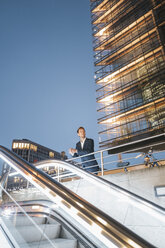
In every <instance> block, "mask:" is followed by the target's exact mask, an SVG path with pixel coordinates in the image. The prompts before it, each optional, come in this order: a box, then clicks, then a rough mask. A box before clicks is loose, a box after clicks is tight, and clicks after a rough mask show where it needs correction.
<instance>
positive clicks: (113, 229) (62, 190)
mask: <svg viewBox="0 0 165 248" xmlns="http://www.w3.org/2000/svg"><path fill="white" fill-rule="evenodd" d="M0 154H1V157H2V158H4V157H5V158H6V159H7V160H8V163H9V164H11V163H13V162H14V165H13V167H14V166H16V167H17V170H19V171H20V172H22V173H23V174H25V175H26V177H27V176H28V177H29V176H31V178H33V179H34V180H35V182H36V181H37V182H38V183H40V185H41V184H42V185H43V186H44V187H45V188H47V189H49V190H50V191H52V192H53V193H55V194H57V195H58V196H60V197H61V198H62V199H63V200H64V201H65V202H67V203H68V204H69V205H71V206H74V207H76V209H77V210H78V211H80V212H81V214H83V215H84V216H86V217H87V218H89V219H90V220H91V222H94V223H97V225H99V226H100V227H101V228H102V230H103V231H104V232H107V233H109V234H110V235H111V236H113V239H114V240H118V241H119V242H120V243H122V244H124V245H126V247H134V245H131V244H130V241H131V243H133V244H136V245H137V246H138V245H139V246H142V247H144V248H150V247H151V248H153V247H154V246H153V245H151V244H150V243H149V242H148V241H146V240H144V239H143V238H141V237H140V236H138V235H137V234H135V233H134V232H132V231H131V230H129V229H128V228H126V227H125V226H124V225H122V224H120V223H119V222H117V221H116V220H115V219H113V218H112V217H110V216H109V215H107V214H106V213H104V212H103V211H101V210H100V209H98V208H96V207H95V206H93V205H92V204H90V203H89V202H87V201H85V200H84V199H83V198H81V197H79V196H78V195H76V194H75V193H73V192H72V191H71V190H69V189H67V188H66V187H65V186H63V185H62V184H60V183H59V182H57V181H55V180H54V179H52V178H51V177H50V176H49V175H47V174H46V173H44V172H43V171H41V170H39V169H37V168H36V167H35V166H34V165H32V164H30V163H29V162H27V161H25V160H24V159H22V158H21V157H19V156H18V155H17V154H15V153H14V152H12V151H10V150H9V149H7V148H5V147H3V146H0ZM11 166H12V165H11ZM75 205H76V206H75ZM98 218H99V219H98ZM100 219H101V220H103V221H104V222H106V223H104V222H102V221H100Z"/></svg>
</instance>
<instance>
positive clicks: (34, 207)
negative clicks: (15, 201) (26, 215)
mask: <svg viewBox="0 0 165 248" xmlns="http://www.w3.org/2000/svg"><path fill="white" fill-rule="evenodd" d="M39 208H40V206H35V205H34V206H32V209H39Z"/></svg>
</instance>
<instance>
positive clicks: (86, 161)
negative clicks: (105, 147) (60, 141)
mask: <svg viewBox="0 0 165 248" xmlns="http://www.w3.org/2000/svg"><path fill="white" fill-rule="evenodd" d="M77 134H78V136H79V137H80V141H79V142H78V143H77V144H76V149H74V148H70V149H69V153H70V154H71V155H72V156H73V157H78V156H82V155H86V156H84V157H82V158H81V162H82V168H84V169H85V170H87V171H90V172H97V171H98V170H99V166H98V163H97V161H96V159H95V156H94V154H89V153H92V152H94V141H93V139H88V138H86V133H85V129H84V128H83V127H79V128H78V130H77ZM88 154H89V155H88Z"/></svg>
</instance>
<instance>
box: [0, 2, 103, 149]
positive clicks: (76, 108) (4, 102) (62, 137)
mask: <svg viewBox="0 0 165 248" xmlns="http://www.w3.org/2000/svg"><path fill="white" fill-rule="evenodd" d="M89 5H90V1H89V0H70V1H68V0H65V1H58V0H14V1H13V0H1V1H0V34H1V38H0V144H1V145H3V146H6V147H8V148H11V143H12V140H13V139H14V138H18V139H21V138H27V139H31V140H32V141H35V142H37V143H40V144H42V145H44V146H47V147H49V148H52V149H54V150H57V151H59V152H61V151H62V150H65V151H66V152H67V154H68V149H69V148H70V147H74V146H75V143H76V142H77V141H78V137H77V134H76V130H77V128H78V127H79V126H84V127H86V131H87V136H88V137H91V138H93V139H94V140H95V150H98V134H97V132H98V126H97V113H96V107H97V105H96V100H95V99H96V93H95V90H96V87H95V83H94V65H93V52H92V31H91V20H90V6H89Z"/></svg>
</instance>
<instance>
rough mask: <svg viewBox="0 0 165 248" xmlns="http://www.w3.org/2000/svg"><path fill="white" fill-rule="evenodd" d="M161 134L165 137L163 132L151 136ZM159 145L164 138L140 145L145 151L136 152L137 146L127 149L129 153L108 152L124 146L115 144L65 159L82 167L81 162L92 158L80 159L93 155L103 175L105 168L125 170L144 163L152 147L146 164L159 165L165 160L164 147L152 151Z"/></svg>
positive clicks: (131, 143) (142, 140)
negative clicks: (150, 143) (111, 146)
mask: <svg viewBox="0 0 165 248" xmlns="http://www.w3.org/2000/svg"><path fill="white" fill-rule="evenodd" d="M162 136H164V137H165V133H164V134H160V135H155V136H153V137H152V138H159V137H162ZM150 139H151V137H149V138H145V139H141V140H140V142H145V141H146V142H147V141H148V140H150ZM137 143H139V141H134V142H130V143H127V145H132V146H134V145H136V144H137ZM161 145H162V146H163V145H165V140H164V141H160V142H157V143H155V144H152V145H145V146H141V147H140V148H139V150H144V151H145V152H138V151H137V150H138V149H137V148H132V149H129V151H128V152H129V153H126V151H125V152H121V153H120V155H119V154H110V153H111V151H114V150H115V149H116V150H117V149H122V148H124V147H125V145H119V146H115V147H113V148H107V149H103V150H100V151H96V152H93V153H90V154H87V155H83V156H79V157H75V158H71V159H67V160H66V161H67V162H70V163H74V164H75V165H77V166H78V167H80V168H82V167H83V163H86V162H91V161H92V160H86V161H85V162H82V161H81V159H82V158H85V157H87V156H89V155H94V156H95V158H96V160H97V162H98V164H99V168H100V172H101V175H102V176H103V175H104V174H105V171H106V172H107V170H115V169H118V168H123V169H124V170H125V171H127V170H128V168H129V167H133V166H137V165H140V164H145V156H147V154H148V152H147V151H149V150H151V149H153V151H150V152H149V157H150V162H149V163H148V164H147V165H148V166H153V165H154V166H159V165H161V161H162V160H165V151H164V149H162V151H154V148H155V147H157V146H161ZM93 160H95V159H93ZM94 166H95V165H94ZM94 166H93V167H94ZM88 168H91V167H86V168H85V169H86V170H88ZM97 173H98V172H95V174H97Z"/></svg>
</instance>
